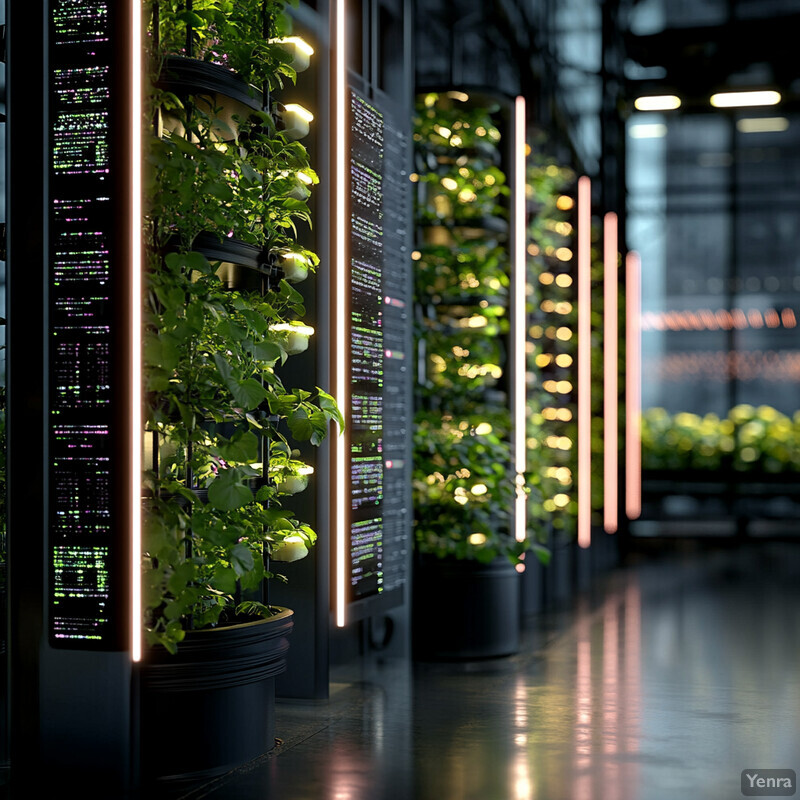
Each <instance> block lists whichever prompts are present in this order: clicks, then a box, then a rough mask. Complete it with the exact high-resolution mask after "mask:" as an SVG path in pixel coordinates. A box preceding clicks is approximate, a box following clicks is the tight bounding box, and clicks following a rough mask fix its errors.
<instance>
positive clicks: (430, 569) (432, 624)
mask: <svg viewBox="0 0 800 800" xmlns="http://www.w3.org/2000/svg"><path fill="white" fill-rule="evenodd" d="M520 588H521V587H520V575H519V573H518V572H517V571H516V570H515V569H514V566H513V565H512V564H511V562H510V561H509V560H508V559H507V558H496V559H495V560H494V561H492V562H490V563H488V564H482V563H481V562H479V561H473V560H458V559H455V558H441V559H440V558H436V557H435V556H426V555H417V557H416V559H415V562H414V588H413V628H412V630H413V636H414V642H413V645H414V657H415V658H417V659H420V660H441V661H455V660H469V659H481V658H497V657H499V656H509V655H513V654H514V653H516V652H517V651H518V650H519V644H520Z"/></svg>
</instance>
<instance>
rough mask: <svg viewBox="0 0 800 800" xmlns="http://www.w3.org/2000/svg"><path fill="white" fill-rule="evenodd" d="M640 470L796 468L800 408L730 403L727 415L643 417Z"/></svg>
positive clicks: (657, 413) (656, 413) (650, 413)
mask: <svg viewBox="0 0 800 800" xmlns="http://www.w3.org/2000/svg"><path fill="white" fill-rule="evenodd" d="M642 466H643V467H644V469H667V470H676V471H677V470H687V469H693V470H695V469H697V470H720V469H725V468H729V469H734V470H737V471H741V472H767V473H772V474H777V473H782V472H800V411H798V412H795V414H794V416H793V417H789V416H787V415H785V414H781V413H780V412H779V411H777V410H776V409H774V408H772V407H770V406H758V407H754V406H751V405H746V404H743V405H738V406H734V408H732V409H731V410H730V412H729V413H728V415H727V416H726V417H723V418H720V417H719V416H718V415H716V414H706V415H705V416H699V415H697V414H690V413H687V412H678V413H675V414H670V413H668V412H667V411H666V410H665V409H663V408H650V409H647V411H645V412H644V414H643V415H642Z"/></svg>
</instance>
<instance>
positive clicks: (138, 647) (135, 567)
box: [128, 0, 144, 661]
mask: <svg viewBox="0 0 800 800" xmlns="http://www.w3.org/2000/svg"><path fill="white" fill-rule="evenodd" d="M129 9H130V65H129V69H130V85H129V91H130V108H129V113H130V123H131V139H130V154H129V155H130V167H129V168H130V192H131V195H130V198H129V199H130V219H129V223H128V224H129V231H130V233H129V235H130V260H131V263H130V289H129V292H128V296H129V297H130V304H131V309H130V315H131V316H130V324H131V330H130V332H129V336H130V352H129V354H128V358H129V359H130V392H131V395H130V413H129V419H130V513H131V520H130V527H131V554H130V562H131V614H132V618H131V658H132V659H133V660H134V661H139V660H141V657H142V573H141V563H142V516H141V505H142V500H141V497H142V436H143V427H142V309H141V300H142V257H143V250H142V235H141V231H142V127H141V122H142V106H143V100H142V71H143V63H142V48H143V47H144V43H143V41H142V4H141V3H140V2H138V0H130V3H129Z"/></svg>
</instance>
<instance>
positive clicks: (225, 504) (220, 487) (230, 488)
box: [208, 469, 253, 511]
mask: <svg viewBox="0 0 800 800" xmlns="http://www.w3.org/2000/svg"><path fill="white" fill-rule="evenodd" d="M252 500H253V493H252V492H251V491H250V489H249V488H248V487H247V486H245V485H244V484H243V483H242V481H241V478H240V476H239V472H238V471H237V470H236V469H226V470H223V471H222V472H220V473H219V475H218V476H217V477H216V478H215V479H214V480H213V481H212V482H211V483H210V484H209V487H208V502H209V504H210V505H212V506H213V507H214V508H218V509H219V510H220V511H232V510H233V509H234V508H241V507H242V506H244V505H247V504H248V503H250V502H252Z"/></svg>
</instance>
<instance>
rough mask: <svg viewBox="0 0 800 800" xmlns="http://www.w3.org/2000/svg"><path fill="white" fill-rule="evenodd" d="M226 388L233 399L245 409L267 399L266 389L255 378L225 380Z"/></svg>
mask: <svg viewBox="0 0 800 800" xmlns="http://www.w3.org/2000/svg"><path fill="white" fill-rule="evenodd" d="M227 386H228V389H229V390H230V393H231V394H232V395H233V399H234V400H236V402H237V403H238V404H239V405H240V406H241V407H242V408H243V409H245V411H250V410H251V409H253V408H256V406H258V405H260V404H261V403H262V402H264V400H266V399H267V390H266V389H265V388H264V387H263V386H262V385H261V384H260V383H259V382H258V381H257V380H256V379H255V378H248V379H247V380H246V381H241V382H239V381H234V380H230V381H227Z"/></svg>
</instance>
